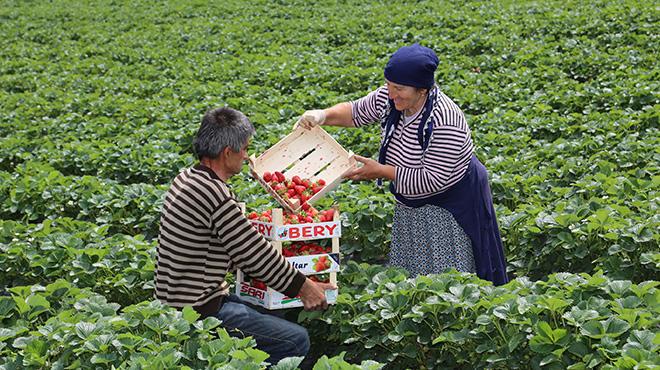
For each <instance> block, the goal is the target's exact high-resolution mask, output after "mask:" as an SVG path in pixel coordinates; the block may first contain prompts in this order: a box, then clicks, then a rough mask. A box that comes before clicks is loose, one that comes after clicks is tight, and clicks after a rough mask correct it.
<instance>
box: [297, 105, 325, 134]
mask: <svg viewBox="0 0 660 370" xmlns="http://www.w3.org/2000/svg"><path fill="white" fill-rule="evenodd" d="M325 117H326V115H325V110H323V109H313V110H308V111H306V112H305V113H303V114H302V116H300V118H298V122H296V125H295V126H293V127H294V128H296V127H298V126H302V127H303V128H306V129H308V130H310V129H311V128H312V127H314V126H321V125H322V124H323V123H324V122H325Z"/></svg>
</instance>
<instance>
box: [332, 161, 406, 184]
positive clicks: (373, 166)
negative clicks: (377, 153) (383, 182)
mask: <svg viewBox="0 0 660 370" xmlns="http://www.w3.org/2000/svg"><path fill="white" fill-rule="evenodd" d="M354 158H355V160H356V161H358V162H360V163H362V166H360V167H358V168H356V169H355V170H353V171H351V172H348V173H347V174H345V175H344V178H347V179H351V180H353V181H362V180H374V179H389V180H394V172H395V169H394V166H390V165H385V164H380V163H378V162H377V161H375V160H373V159H371V158H365V157H361V156H359V155H356V156H354Z"/></svg>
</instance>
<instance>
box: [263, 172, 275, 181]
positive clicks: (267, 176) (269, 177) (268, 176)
mask: <svg viewBox="0 0 660 370" xmlns="http://www.w3.org/2000/svg"><path fill="white" fill-rule="evenodd" d="M263 178H264V181H266V182H270V181H271V180H272V179H273V174H271V173H270V172H268V171H266V172H264V176H263Z"/></svg>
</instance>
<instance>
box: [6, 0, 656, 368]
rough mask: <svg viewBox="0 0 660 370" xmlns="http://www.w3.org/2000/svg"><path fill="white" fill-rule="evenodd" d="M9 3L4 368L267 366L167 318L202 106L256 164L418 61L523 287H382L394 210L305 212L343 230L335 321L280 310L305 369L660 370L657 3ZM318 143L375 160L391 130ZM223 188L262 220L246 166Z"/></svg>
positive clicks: (234, 342)
mask: <svg viewBox="0 0 660 370" xmlns="http://www.w3.org/2000/svg"><path fill="white" fill-rule="evenodd" d="M0 4H1V6H0V58H1V61H2V62H1V63H0V266H1V270H0V271H1V273H0V369H22V368H29V369H51V368H52V369H65V368H121V369H163V368H192V369H197V368H221V367H223V366H224V368H237V369H259V368H263V367H265V366H266V362H268V359H267V354H265V353H264V352H261V351H259V350H257V349H256V348H255V343H254V341H252V340H250V339H245V340H239V339H233V338H230V337H229V336H228V335H227V333H226V332H225V331H224V330H223V329H221V328H220V323H219V322H218V320H215V319H211V318H207V319H205V320H198V318H199V316H198V315H197V314H196V313H195V312H194V311H193V310H192V309H184V310H183V311H176V310H174V309H171V308H167V307H165V306H163V305H161V304H160V303H159V302H158V301H157V300H154V298H153V270H154V261H155V245H156V237H157V233H158V223H159V216H160V207H161V205H162V201H163V195H164V193H165V191H166V190H167V188H168V186H169V182H170V181H171V180H172V179H173V178H174V177H175V176H176V175H177V174H178V172H179V170H180V169H182V168H185V167H188V166H191V165H193V164H194V163H195V160H194V156H193V154H192V137H193V135H194V134H195V132H196V130H197V128H198V127H199V123H200V120H201V117H202V115H203V113H204V112H205V111H206V110H207V109H208V108H211V107H217V106H222V105H225V104H226V105H229V106H231V107H233V108H236V109H239V110H241V111H243V112H245V113H246V115H247V116H248V117H249V118H250V119H251V121H252V122H253V123H254V125H255V128H256V130H257V134H256V136H255V137H254V139H253V142H252V145H251V148H250V152H251V153H254V154H256V155H259V154H260V153H263V152H264V150H265V149H267V148H269V147H271V146H272V145H273V144H275V143H277V142H278V141H279V140H280V139H281V138H282V137H284V136H285V135H286V134H288V133H289V132H290V131H291V127H292V126H293V124H294V122H295V120H296V118H297V117H298V115H300V114H301V113H302V112H303V111H304V110H306V109H313V108H323V107H327V106H330V105H333V104H335V103H338V102H341V101H347V100H352V99H356V98H359V97H361V96H363V95H365V94H366V93H368V92H369V91H372V90H373V89H375V88H377V87H378V86H380V84H382V83H383V74H382V72H383V67H384V65H385V63H386V61H387V59H388V57H389V55H391V53H392V52H394V51H395V50H396V49H397V48H399V47H400V46H403V45H407V44H411V43H413V42H420V43H421V44H423V45H425V46H428V47H431V48H433V49H434V50H435V51H436V52H437V53H438V56H439V58H440V66H439V68H438V72H437V73H436V79H437V81H438V84H439V86H440V88H441V89H442V90H443V91H444V92H445V93H446V94H447V95H448V96H450V97H451V98H452V99H453V100H454V101H455V102H456V103H457V104H458V105H459V106H460V107H461V108H462V109H463V110H464V112H465V114H466V117H467V120H468V123H469V125H470V127H471V129H472V132H473V139H474V142H475V145H476V154H477V156H478V157H479V158H480V160H481V161H482V162H483V163H484V164H485V166H486V167H487V168H488V170H489V175H490V181H491V188H492V191H493V200H494V203H495V207H496V211H497V217H498V222H499V225H500V228H501V233H502V238H503V242H504V248H505V256H506V259H507V267H508V271H509V273H510V275H511V276H512V278H514V279H513V280H512V281H511V282H510V283H509V284H507V285H504V286H500V287H493V286H492V285H491V284H490V283H488V282H485V281H482V280H479V279H477V278H476V277H475V276H473V275H468V274H459V273H456V272H448V273H445V274H441V275H431V276H421V277H417V278H415V279H409V278H408V276H407V274H406V272H405V271H402V270H398V269H394V268H389V267H387V266H386V265H384V263H385V262H386V257H387V252H388V250H389V243H390V225H391V222H392V213H393V197H392V196H391V195H390V194H389V193H388V192H387V190H386V188H385V187H383V188H380V187H378V186H377V185H376V184H375V183H374V184H372V183H351V182H344V183H342V184H341V185H340V186H339V187H338V188H336V189H335V190H333V191H332V192H330V193H329V194H328V195H326V196H325V197H324V198H323V199H322V200H321V201H319V202H318V203H316V204H314V207H315V210H316V211H317V213H316V214H315V215H313V216H312V215H311V214H310V217H316V218H317V220H318V219H319V217H320V216H323V218H324V219H325V218H326V216H327V217H331V216H329V215H328V214H327V213H326V211H327V210H329V209H331V207H332V205H333V204H337V205H338V206H339V209H340V211H341V225H342V235H341V242H340V243H341V244H340V251H341V254H342V260H341V264H342V271H341V273H339V274H338V285H339V287H340V290H339V292H340V294H339V296H338V297H337V303H336V304H335V305H332V306H331V307H330V308H329V309H328V310H327V311H325V312H322V313H319V312H314V313H308V312H303V311H300V310H295V309H294V310H290V311H288V312H287V317H288V318H289V319H291V320H298V321H300V323H301V324H302V325H303V326H305V327H307V328H308V330H309V332H310V337H311V338H312V350H311V355H312V356H313V357H314V363H315V368H317V369H327V368H346V369H348V368H356V369H357V368H359V369H379V368H387V369H390V368H391V369H403V368H410V369H420V368H426V369H432V368H496V369H513V368H520V369H529V368H533V369H565V368H568V369H592V368H593V369H596V368H598V369H652V368H658V367H659V366H660V319H659V317H660V303H659V299H660V290H659V289H658V285H659V281H660V232H659V230H660V211H659V209H658V203H659V199H660V197H659V195H658V190H659V189H660V166H659V163H660V134H659V127H660V125H659V124H658V118H659V116H660V104H659V100H660V98H659V90H660V69H659V68H658V66H657V65H658V62H657V60H658V59H659V54H658V50H660V40H659V39H658V35H659V34H660V8H659V7H658V4H657V2H653V1H648V0H638V1H632V0H621V1H597V0H591V1H550V0H542V1H534V2H510V1H502V2H482V1H468V2H458V1H417V2H407V3H406V4H402V3H400V4H392V2H380V1H352V0H348V1H340V2H318V4H314V3H310V2H305V1H252V2H241V1H235V0H227V1H222V2H214V3H213V4H209V2H207V1H197V0H195V1H168V2H147V1H131V2H124V1H107V2H96V1H94V2H85V3H83V2H68V1H57V0H56V1H52V2H31V1H11V0H0ZM327 131H328V132H329V133H330V134H331V135H332V136H333V137H334V138H335V139H336V140H337V141H338V142H339V143H340V144H341V145H342V146H343V147H344V148H346V149H347V150H351V151H353V152H355V153H357V154H360V155H363V156H367V157H374V156H376V155H377V152H378V145H379V132H378V127H377V125H374V126H373V127H367V128H364V129H359V130H358V129H356V130H340V129H337V128H327ZM231 186H232V189H233V190H234V192H235V193H236V194H237V195H238V197H239V198H241V199H242V200H243V201H245V202H246V206H247V210H248V211H249V212H248V214H249V215H250V217H252V218H255V217H256V219H259V218H260V217H263V219H262V220H267V219H268V217H267V216H269V215H270V214H269V213H268V211H269V210H270V209H272V208H273V207H275V206H276V204H275V203H274V202H273V201H272V198H270V197H269V196H268V194H267V193H266V192H265V190H264V189H262V188H261V186H260V185H259V184H258V183H257V182H256V181H254V180H253V179H251V178H250V176H249V174H248V171H247V170H245V171H243V173H242V174H241V175H238V176H236V177H234V178H233V179H232V180H231ZM295 186H296V185H294V187H293V189H294V191H295ZM310 186H311V185H310ZM280 190H281V192H282V194H284V191H285V190H284V188H282V189H280ZM288 190H289V189H287V190H286V191H287V192H288ZM301 191H302V190H301ZM291 195H292V196H293V195H294V194H293V193H291ZM250 212H254V214H251V213H250ZM288 220H289V221H288V223H298V222H308V220H306V219H303V220H300V219H299V218H298V217H295V218H293V217H289V219H288ZM310 245H311V246H310ZM303 247H304V248H307V249H319V250H323V249H324V248H325V247H326V246H325V245H324V244H322V243H321V244H320V245H316V244H313V243H312V242H310V243H309V244H300V245H294V246H290V247H288V249H287V251H288V252H287V253H292V254H296V253H297V252H296V251H295V250H300V249H302V248H303ZM317 263H318V261H317ZM325 263H326V261H325V260H324V261H323V263H322V264H320V265H319V268H322V267H323V266H325ZM322 265H323V266H322ZM299 363H300V359H295V358H291V359H287V360H285V361H283V362H282V363H280V364H279V366H278V367H277V368H278V369H295V368H296V367H297V366H299Z"/></svg>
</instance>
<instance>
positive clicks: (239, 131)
mask: <svg viewBox="0 0 660 370" xmlns="http://www.w3.org/2000/svg"><path fill="white" fill-rule="evenodd" d="M254 133H255V130H254V126H252V123H250V121H249V120H248V118H247V117H246V116H245V114H243V113H241V112H239V111H237V110H235V109H232V108H229V107H224V108H215V109H209V110H208V111H207V112H206V113H205V114H204V118H202V125H201V127H200V128H199V130H198V131H197V135H195V139H194V140H193V149H194V150H195V155H197V158H199V159H202V158H204V157H206V158H211V159H215V158H217V157H218V155H220V153H221V152H222V151H223V150H224V149H225V147H229V148H231V150H233V151H234V152H239V151H240V150H241V149H242V148H243V146H244V145H245V144H246V143H247V142H248V140H249V139H250V137H251V136H252V135H254Z"/></svg>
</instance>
